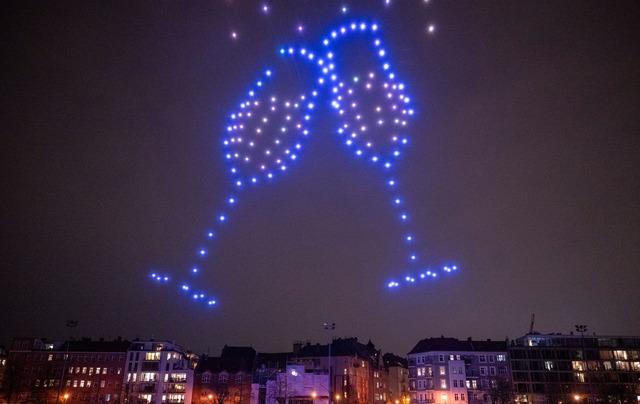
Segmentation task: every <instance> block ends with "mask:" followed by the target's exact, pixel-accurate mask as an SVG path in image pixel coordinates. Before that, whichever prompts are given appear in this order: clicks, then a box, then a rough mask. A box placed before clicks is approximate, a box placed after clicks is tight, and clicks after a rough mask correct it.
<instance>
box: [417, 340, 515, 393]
mask: <svg viewBox="0 0 640 404" xmlns="http://www.w3.org/2000/svg"><path fill="white" fill-rule="evenodd" d="M407 360H408V367H409V391H410V396H411V397H410V399H411V403H438V404H461V403H472V404H474V403H484V402H490V401H492V400H491V398H492V395H493V396H495V395H496V394H497V393H498V391H497V390H498V389H499V388H501V387H502V386H505V382H507V383H509V385H510V380H509V379H510V369H509V360H508V353H507V342H506V341H491V340H486V341H473V340H471V339H470V338H469V339H467V340H466V341H465V340H463V341H460V340H457V339H455V338H445V337H439V338H429V339H423V340H421V341H420V342H418V344H416V346H415V347H414V348H413V349H412V350H411V352H409V353H408V354H407Z"/></svg>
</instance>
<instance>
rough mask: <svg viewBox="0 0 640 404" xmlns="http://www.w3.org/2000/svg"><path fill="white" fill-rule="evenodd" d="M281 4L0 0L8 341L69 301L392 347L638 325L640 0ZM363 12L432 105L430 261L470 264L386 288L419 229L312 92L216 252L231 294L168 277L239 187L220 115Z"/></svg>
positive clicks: (399, 68) (405, 177)
mask: <svg viewBox="0 0 640 404" xmlns="http://www.w3.org/2000/svg"><path fill="white" fill-rule="evenodd" d="M269 3H270V11H269V13H268V14H264V13H263V12H261V7H262V4H263V3H260V2H256V1H250V0H247V1H244V0H243V1H239V0H228V1H205V2H151V1H149V2H133V3H131V2H75V3H74V2H53V3H52V2H40V3H38V2H2V5H0V10H1V11H0V30H1V31H0V32H1V34H0V41H1V46H2V48H1V49H2V54H1V55H0V66H1V68H0V69H1V70H0V71H1V73H2V74H1V76H0V77H1V79H0V94H2V101H1V105H0V123H1V125H0V128H1V129H0V130H1V131H2V135H3V136H2V139H3V141H2V146H1V147H0V165H1V168H2V170H1V173H2V176H1V180H2V192H1V194H0V207H1V215H0V225H1V226H2V233H1V234H2V239H1V240H0V264H1V268H2V278H1V281H0V313H1V315H0V343H3V342H4V343H8V342H9V340H10V338H12V337H14V336H46V337H49V338H64V337H66V336H67V335H69V332H70V330H68V329H66V328H65V326H64V324H65V320H69V319H73V320H78V321H79V326H78V327H77V328H76V329H74V330H72V332H73V334H74V336H76V337H80V336H91V337H96V338H97V337H105V338H111V337H116V336H119V335H121V336H123V337H126V338H134V337H142V338H147V337H154V338H156V339H170V340H175V341H176V342H178V343H179V344H182V345H183V346H185V347H188V348H191V349H194V350H196V351H199V352H202V351H205V350H207V349H208V348H210V349H211V351H212V353H214V352H218V351H219V350H220V349H221V347H222V346H223V345H224V344H229V345H252V346H254V347H255V348H256V349H258V350H261V351H279V350H287V349H290V347H291V343H292V341H294V340H312V341H325V340H326V339H327V335H326V334H325V331H324V330H323V327H322V324H323V322H325V321H332V322H335V323H336V324H337V327H336V331H335V333H334V335H335V336H356V337H359V338H360V339H361V340H365V341H366V340H367V339H368V338H371V339H372V340H373V342H374V343H375V344H376V345H378V346H379V347H381V348H382V349H383V350H384V351H392V352H395V353H398V354H401V355H403V354H405V353H406V352H408V351H409V350H410V349H411V348H412V347H413V345H414V344H415V343H416V342H417V341H418V340H419V339H421V338H426V337H430V336H439V335H446V336H453V337H458V338H466V337H467V336H472V337H474V338H478V339H480V338H494V339H501V338H505V337H506V336H508V337H510V338H516V337H518V336H520V335H522V334H524V333H525V332H526V331H527V330H528V327H529V320H530V316H531V314H532V313H535V314H536V327H535V328H536V329H537V330H539V331H542V332H568V331H571V330H572V329H573V326H574V324H587V325H588V326H589V329H590V332H591V331H593V332H597V333H599V334H620V335H629V334H632V335H638V334H640V312H639V310H638V307H640V297H639V296H640V293H639V285H640V266H639V264H638V263H639V262H640V247H639V246H640V206H639V203H640V3H638V2H637V1H615V2H603V1H562V2H560V1H547V2H542V1H502V2H497V1H455V2H453V1H450V2H445V1H438V0H431V1H430V2H428V3H424V2H422V1H419V0H415V1H411V0H393V1H392V4H391V5H390V6H385V5H384V1H383V0H366V1H365V0H363V1H360V2H358V1H345V2H344V4H346V5H347V6H348V12H347V14H346V15H342V14H341V13H340V7H341V6H342V4H343V3H342V2H335V1H329V0H316V1H309V0H291V1H285V0H278V1H275V0H273V1H270V2H269ZM353 19H355V20H356V21H361V20H363V21H371V20H373V19H375V21H377V22H378V23H379V24H380V27H381V37H382V38H383V39H384V42H385V43H386V46H387V50H388V53H389V60H390V61H391V62H392V63H393V66H394V67H395V71H396V72H397V74H398V76H401V77H402V81H403V82H405V83H406V84H407V87H408V93H409V94H410V95H411V97H412V99H413V103H414V106H415V108H416V111H417V114H416V117H415V118H414V119H413V121H412V122H411V125H410V131H409V136H410V138H411V142H410V145H409V147H408V149H407V151H406V153H404V155H403V157H402V159H401V160H400V161H399V163H398V166H397V169H398V175H397V178H398V181H399V183H400V184H401V185H402V186H403V189H404V196H405V198H406V201H407V204H408V207H409V210H410V212H411V213H412V219H411V220H412V222H411V223H412V225H413V227H414V228H415V229H416V230H415V237H416V240H418V244H419V249H420V252H421V257H422V258H423V262H424V263H425V265H429V266H433V267H439V266H441V265H443V264H447V263H456V264H457V265H458V266H459V268H460V269H459V270H458V271H457V272H456V273H455V274H451V275H447V276H441V277H440V278H439V279H438V280H436V281H431V282H427V283H425V282H418V283H417V284H415V285H412V286H406V285H404V286H402V287H400V288H398V289H395V290H388V289H387V288H386V287H385V285H386V282H388V281H389V279H391V278H394V277H397V276H398V275H399V274H402V273H403V272H402V271H403V268H404V259H405V258H404V254H405V251H404V250H403V247H402V245H401V243H399V242H398V240H399V239H400V237H401V236H402V229H401V227H400V226H399V224H398V222H397V220H396V214H397V212H396V211H394V210H393V208H392V206H391V203H390V199H389V198H390V194H389V193H388V192H387V191H386V190H385V189H384V186H383V180H384V175H383V174H382V171H381V170H379V169H378V167H374V166H372V165H371V164H368V163H365V162H362V161H356V159H355V158H354V156H353V154H352V153H351V152H349V151H348V150H347V149H346V148H345V147H344V145H343V144H341V142H340V141H338V139H337V137H336V135H335V134H334V129H333V127H332V124H333V122H334V121H333V120H332V119H333V118H332V115H331V114H332V112H331V111H329V110H327V109H324V111H325V112H323V110H322V109H321V108H320V111H321V113H319V114H318V116H317V117H315V118H314V119H315V122H314V128H315V129H316V132H315V133H313V136H311V137H310V138H309V140H308V143H307V145H306V149H305V152H304V153H303V155H302V156H301V158H300V159H299V161H298V162H297V163H296V165H295V168H292V169H291V170H290V171H289V172H288V173H287V174H286V175H284V176H281V177H280V178H279V179H278V180H277V181H274V182H273V183H272V184H270V185H269V186H257V187H254V188H252V189H247V190H245V191H244V192H242V194H241V195H240V199H239V203H238V206H237V207H236V208H234V210H233V212H232V215H231V221H232V223H230V225H229V226H227V227H226V228H225V230H224V232H223V233H222V234H221V235H220V237H219V239H217V240H216V243H215V244H214V248H213V250H212V251H213V254H212V257H211V258H210V259H208V260H207V261H206V263H204V264H203V266H202V273H201V275H200V278H199V282H200V285H202V287H203V288H205V289H206V290H210V291H212V292H213V293H214V294H215V297H216V298H217V300H218V302H219V303H218V305H217V306H216V307H215V308H210V307H205V306H204V305H203V304H202V303H197V302H194V301H192V300H190V299H188V298H187V297H185V296H184V295H183V294H182V293H180V291H179V290H178V289H179V284H177V283H175V282H173V283H170V284H168V285H159V284H156V283H153V282H152V281H151V280H150V279H149V274H150V273H151V272H152V271H159V272H161V273H169V274H174V275H175V277H176V278H178V277H181V276H183V275H186V273H187V271H188V265H190V262H191V259H192V257H193V255H194V252H195V248H196V247H197V246H198V245H199V243H200V242H201V241H202V235H203V234H204V233H203V232H204V231H205V230H206V229H207V226H208V223H210V222H211V221H212V218H213V217H214V215H215V214H216V213H217V212H219V211H220V209H221V207H222V206H223V201H224V199H225V197H226V196H227V192H228V189H229V183H230V176H229V175H228V166H227V165H226V163H225V161H224V158H223V147H222V144H221V139H222V138H223V136H224V129H225V127H226V124H227V122H228V116H229V114H230V113H231V112H233V111H235V110H236V109H237V107H238V103H239V101H241V100H242V99H243V97H244V96H245V94H246V91H247V90H248V89H249V88H250V87H251V86H252V84H253V83H254V82H255V80H256V79H257V78H259V77H260V75H261V74H262V72H263V71H264V69H265V68H266V67H268V66H270V64H272V63H274V60H277V59H278V56H277V49H278V48H279V46H282V45H287V44H306V45H308V46H310V47H317V48H319V47H320V43H321V39H322V38H323V37H324V36H326V35H327V34H328V33H329V32H330V31H331V30H332V29H334V28H336V27H338V26H339V25H340V24H344V23H350V22H351V21H352V20H353ZM298 24H303V25H304V31H303V32H302V33H300V32H297V30H296V26H297V25H298ZM430 24H434V26H435V31H434V32H433V33H431V34H429V33H428V32H427V31H428V30H427V27H428V26H429V25H430ZM232 31H233V32H236V33H237V38H235V39H234V38H232V37H231V32H232ZM345 57H348V56H345ZM326 111H328V112H326Z"/></svg>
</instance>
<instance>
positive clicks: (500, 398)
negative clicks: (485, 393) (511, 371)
mask: <svg viewBox="0 0 640 404" xmlns="http://www.w3.org/2000/svg"><path fill="white" fill-rule="evenodd" d="M489 396H490V397H491V402H492V403H494V404H507V403H512V402H513V399H514V397H515V395H514V392H513V388H512V386H511V383H510V382H509V381H508V380H507V379H505V378H502V377H500V378H497V379H493V380H491V389H490V390H489Z"/></svg>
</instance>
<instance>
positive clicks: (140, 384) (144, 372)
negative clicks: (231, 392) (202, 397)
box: [122, 341, 194, 404]
mask: <svg viewBox="0 0 640 404" xmlns="http://www.w3.org/2000/svg"><path fill="white" fill-rule="evenodd" d="M193 373H194V372H193V364H192V361H191V358H190V357H189V355H187V354H186V353H185V352H184V351H183V350H182V348H181V347H180V346H178V345H176V344H173V343H170V342H166V341H134V342H133V343H132V344H131V347H130V348H129V350H128V351H127V360H126V365H125V380H124V383H123V386H124V387H123V392H122V396H123V398H124V401H125V402H127V403H137V402H138V401H139V400H144V401H146V402H148V403H153V404H171V403H176V404H179V403H187V404H190V403H191V402H192V394H193Z"/></svg>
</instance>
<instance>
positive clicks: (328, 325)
mask: <svg viewBox="0 0 640 404" xmlns="http://www.w3.org/2000/svg"><path fill="white" fill-rule="evenodd" d="M324 329H325V330H326V331H328V332H329V344H328V345H327V346H328V347H329V402H328V404H331V394H333V389H332V388H331V386H332V385H333V380H332V379H331V343H332V342H333V341H332V339H333V338H332V332H331V331H333V330H335V329H336V323H324Z"/></svg>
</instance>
